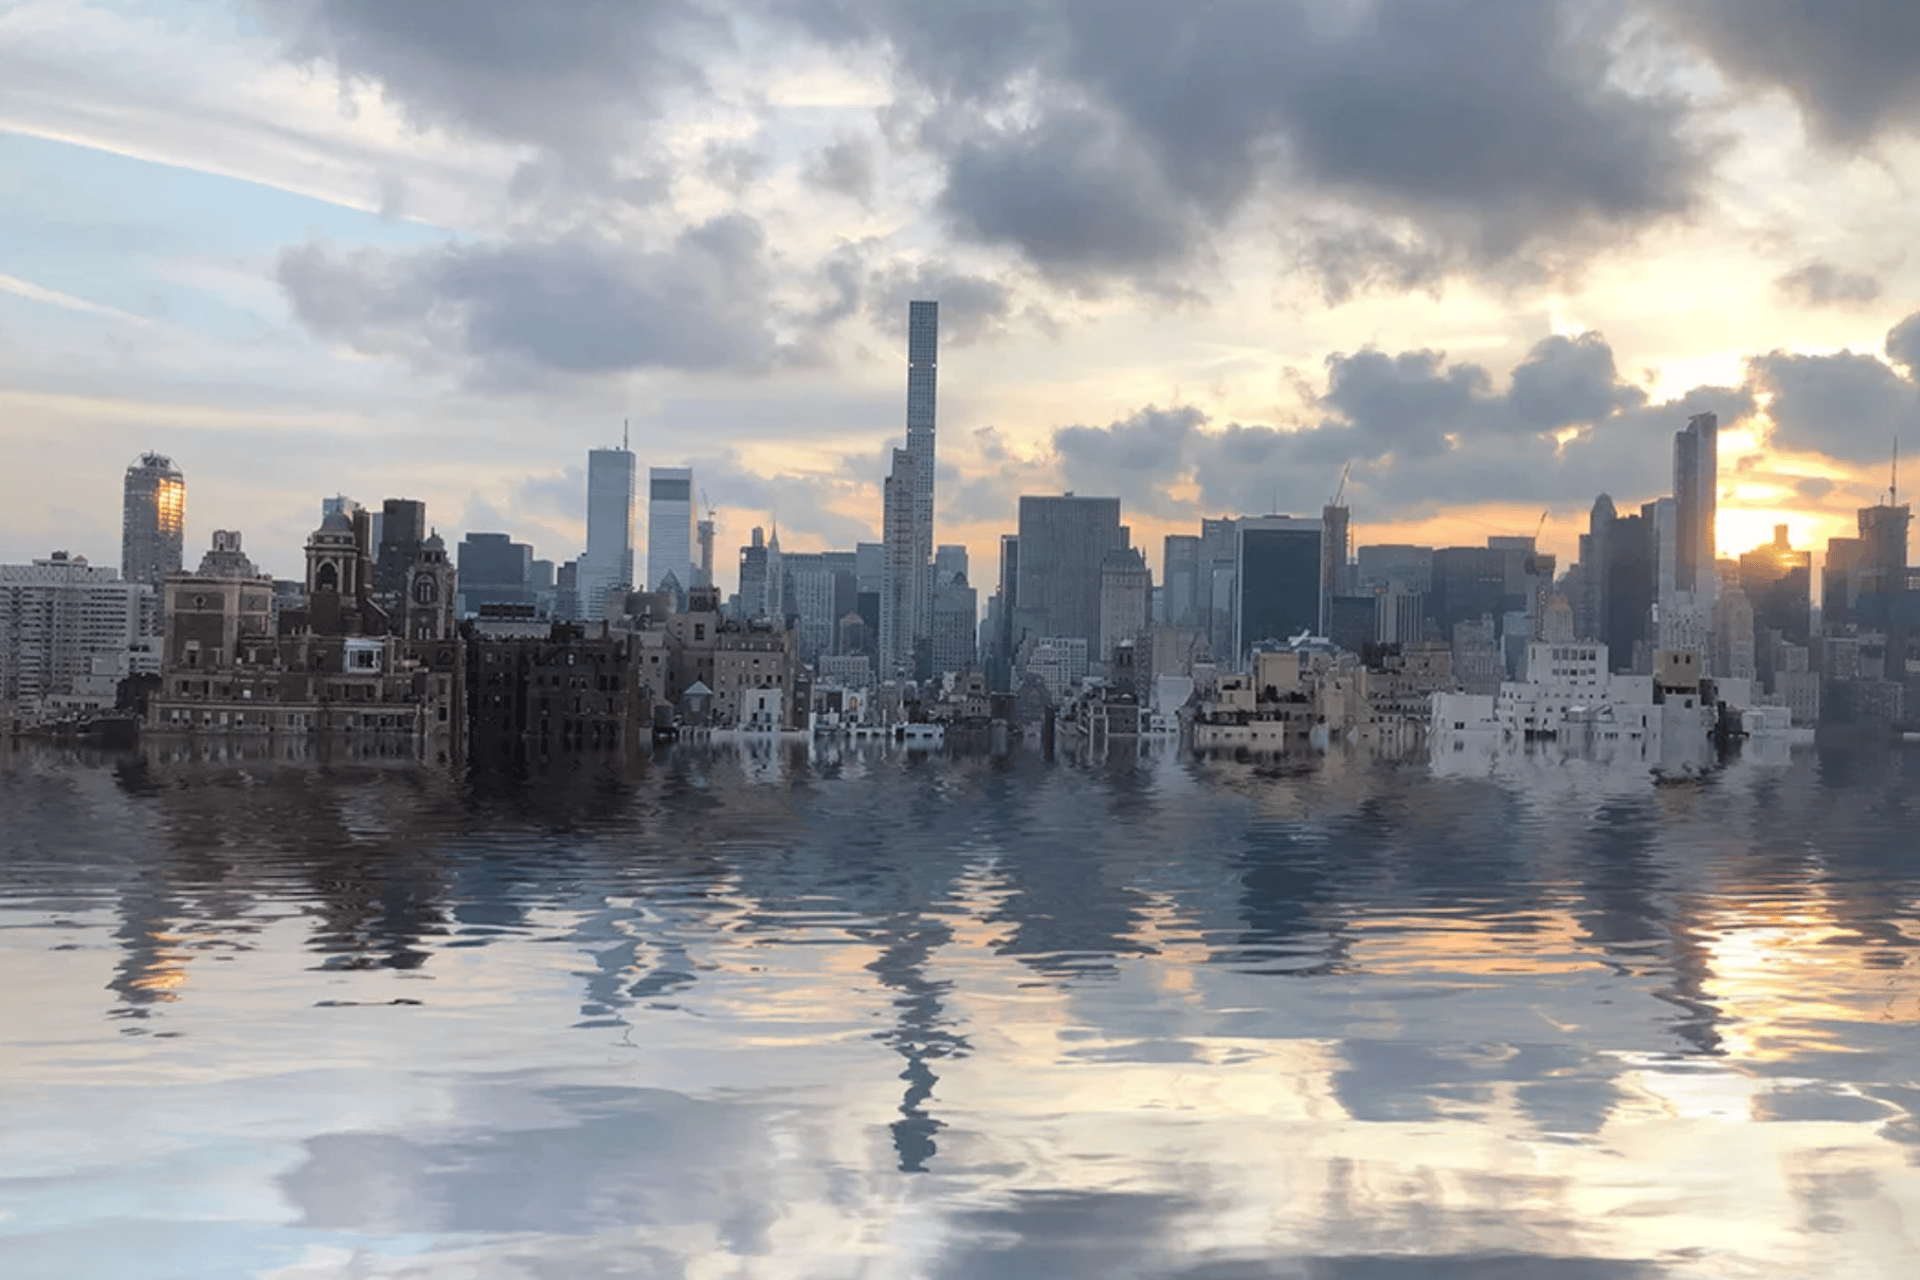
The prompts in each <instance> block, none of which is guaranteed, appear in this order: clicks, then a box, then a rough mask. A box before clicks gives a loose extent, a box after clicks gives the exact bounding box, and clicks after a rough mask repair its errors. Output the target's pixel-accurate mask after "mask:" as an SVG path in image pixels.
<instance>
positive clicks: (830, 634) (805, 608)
mask: <svg viewBox="0 0 1920 1280" xmlns="http://www.w3.org/2000/svg"><path fill="white" fill-rule="evenodd" d="M855 559H856V557H855V553H853V552H851V551H801V552H792V551H789V552H784V553H782V555H781V557H780V564H781V571H782V573H783V574H784V575H785V582H784V584H783V585H782V588H781V591H782V598H783V599H784V601H785V603H786V615H787V617H789V618H791V619H792V620H793V629H794V632H795V633H796V641H797V644H798V648H799V653H800V661H802V662H806V663H811V662H814V661H816V660H817V659H819V658H820V657H822V656H824V655H826V654H830V653H834V652H837V651H838V632H839V627H840V623H841V621H842V620H843V619H844V618H846V616H847V615H848V614H850V613H857V612H858V608H859V592H858V586H859V578H858V572H857V569H856V565H855Z"/></svg>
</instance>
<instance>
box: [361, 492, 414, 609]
mask: <svg viewBox="0 0 1920 1280" xmlns="http://www.w3.org/2000/svg"><path fill="white" fill-rule="evenodd" d="M426 540H427V504H426V503H424V502H416V501H414V500H412V499H410V498H388V499H387V500H386V501H384V502H382V503H381V504H380V528H379V532H378V534H377V535H376V536H375V538H374V546H375V548H376V550H375V554H374V561H373V587H374V590H375V591H377V592H379V593H380V594H382V595H383V596H388V597H397V596H398V595H399V594H400V593H401V592H402V591H404V590H405V589H406V582H407V570H408V569H409V568H411V567H412V565H413V562H414V561H415V560H416V559H418V558H419V555H420V544H421V543H423V542H425V541H426Z"/></svg>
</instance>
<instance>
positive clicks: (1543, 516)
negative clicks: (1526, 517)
mask: <svg viewBox="0 0 1920 1280" xmlns="http://www.w3.org/2000/svg"><path fill="white" fill-rule="evenodd" d="M1552 514H1553V509H1552V508H1551V507H1549V508H1548V509H1547V510H1545V511H1542V512H1541V513H1540V523H1539V524H1537V525H1535V526H1533V541H1534V544H1535V545H1536V546H1538V545H1539V542H1540V533H1541V531H1542V530H1544V529H1545V528H1546V527H1547V517H1548V516H1550V515H1552Z"/></svg>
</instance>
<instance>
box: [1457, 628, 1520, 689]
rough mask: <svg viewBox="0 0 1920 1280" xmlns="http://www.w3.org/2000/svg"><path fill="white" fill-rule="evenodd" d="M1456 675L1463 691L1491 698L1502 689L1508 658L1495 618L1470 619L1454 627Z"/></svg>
mask: <svg viewBox="0 0 1920 1280" xmlns="http://www.w3.org/2000/svg"><path fill="white" fill-rule="evenodd" d="M1453 676H1454V680H1455V681H1456V682H1457V683H1458V684H1459V686H1460V689H1461V691H1462V692H1464V693H1469V694H1474V695H1476V696H1482V697H1492V696H1494V695H1495V694H1497V693H1499V692H1500V682H1501V681H1503V680H1505V679H1506V677H1507V660H1506V655H1505V654H1504V653H1503V652H1502V651H1501V648H1500V633H1499V628H1498V627H1497V626H1496V625H1495V624H1494V621H1493V619H1492V618H1490V617H1482V618H1475V619H1469V620H1466V621H1463V622H1461V623H1459V624H1458V625H1457V626H1455V627H1454V629H1453Z"/></svg>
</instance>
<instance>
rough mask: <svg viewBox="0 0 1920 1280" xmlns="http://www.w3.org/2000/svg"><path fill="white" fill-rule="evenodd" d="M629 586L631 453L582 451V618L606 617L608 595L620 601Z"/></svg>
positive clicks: (631, 542) (596, 618)
mask: <svg viewBox="0 0 1920 1280" xmlns="http://www.w3.org/2000/svg"><path fill="white" fill-rule="evenodd" d="M632 586H633V454H632V453H630V452H628V451H627V450H626V449H624V448H621V449H590V450H588V451H587V550H586V553H585V554H584V555H582V556H581V557H580V574H579V580H578V584H577V589H578V590H579V592H580V611H581V616H582V617H583V618H585V619H586V620H587V621H589V622H593V621H598V620H599V619H600V618H602V617H604V616H605V612H606V607H607V602H608V599H609V597H611V596H613V595H615V594H618V595H619V596H620V597H621V598H624V597H625V595H626V592H627V591H628V590H630V589H631V588H632Z"/></svg>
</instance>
